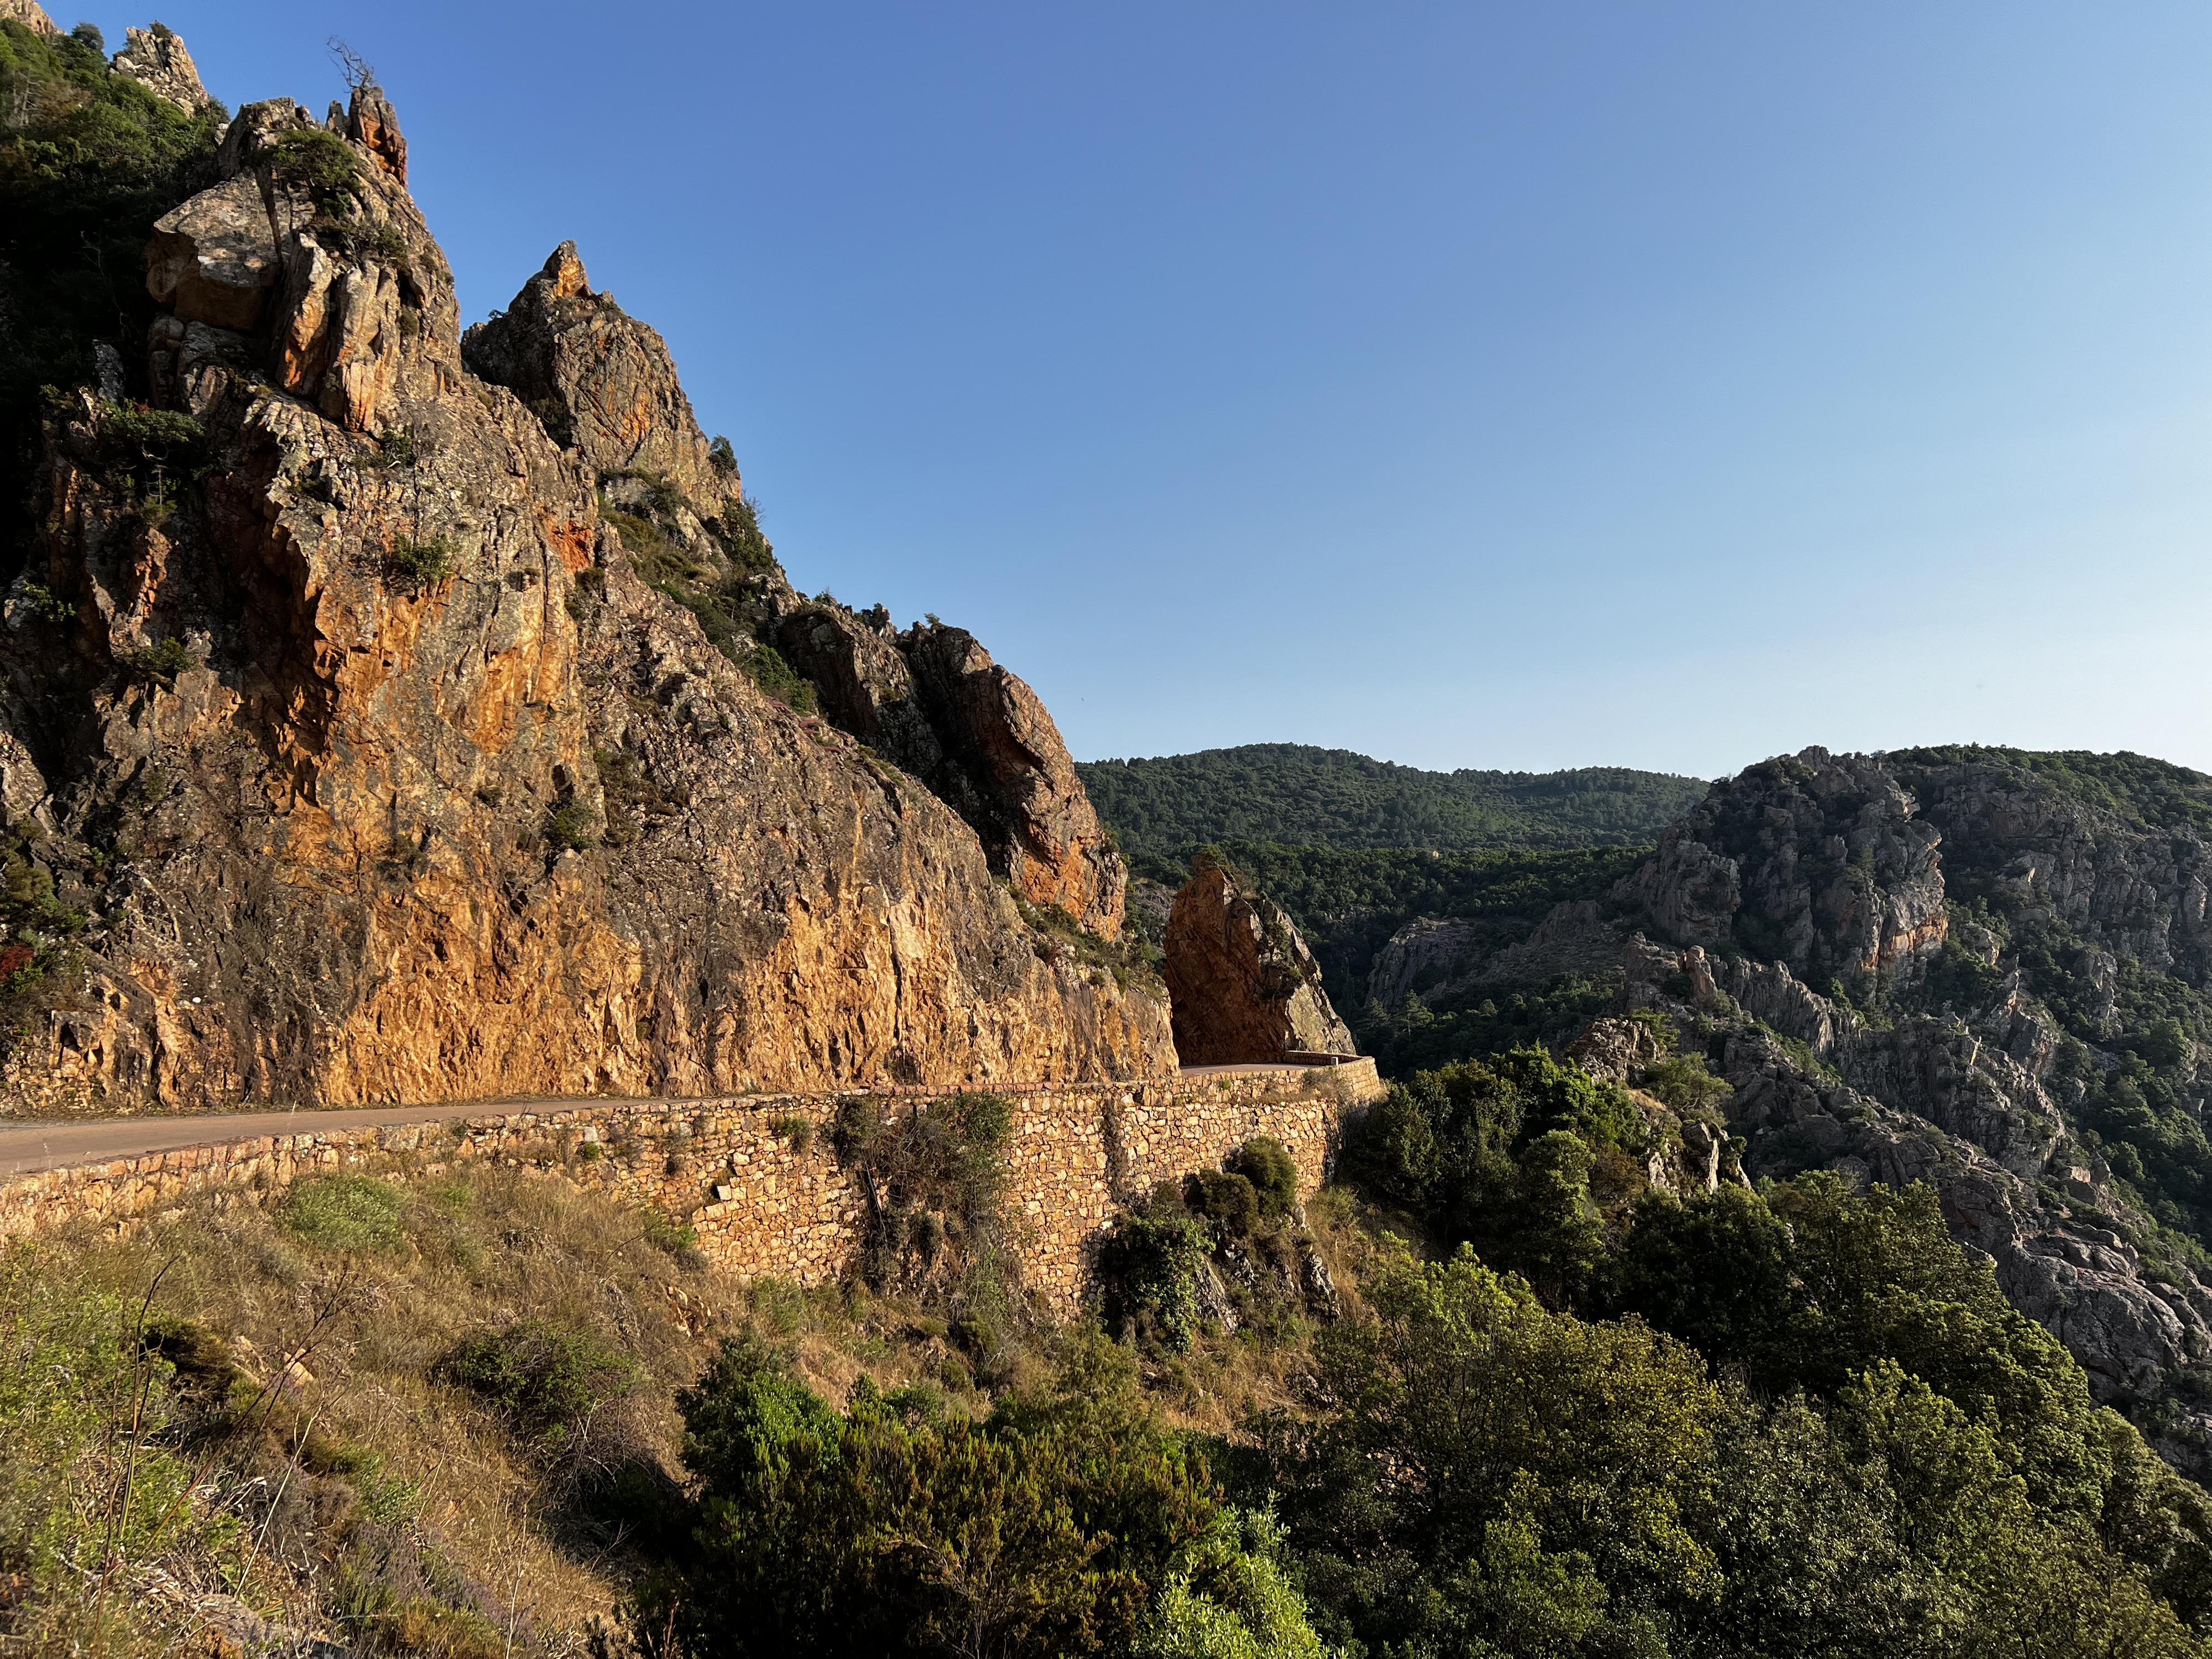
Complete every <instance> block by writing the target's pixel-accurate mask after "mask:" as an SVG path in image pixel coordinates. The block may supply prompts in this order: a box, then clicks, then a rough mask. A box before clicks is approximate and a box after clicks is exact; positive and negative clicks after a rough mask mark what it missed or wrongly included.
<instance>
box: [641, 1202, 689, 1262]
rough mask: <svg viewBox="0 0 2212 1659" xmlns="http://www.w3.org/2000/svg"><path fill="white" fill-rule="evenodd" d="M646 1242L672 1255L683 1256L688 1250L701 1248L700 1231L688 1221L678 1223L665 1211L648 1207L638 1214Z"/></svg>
mask: <svg viewBox="0 0 2212 1659" xmlns="http://www.w3.org/2000/svg"><path fill="white" fill-rule="evenodd" d="M637 1213H638V1220H639V1222H640V1223H641V1225H642V1228H643V1231H644V1233H645V1242H646V1243H648V1244H650V1245H652V1246H653V1249H656V1250H665V1251H667V1252H668V1254H669V1255H683V1254H684V1252H685V1251H686V1250H695V1249H698V1248H699V1230H698V1229H697V1228H696V1227H694V1226H693V1225H691V1224H690V1223H689V1222H688V1221H678V1219H677V1218H675V1217H674V1216H671V1215H670V1214H669V1213H668V1212H666V1211H665V1210H656V1209H654V1208H653V1206H650V1205H647V1206H646V1207H645V1208H643V1209H641V1210H640V1211H639V1212H637Z"/></svg>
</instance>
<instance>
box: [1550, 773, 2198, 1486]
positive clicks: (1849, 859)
mask: <svg viewBox="0 0 2212 1659" xmlns="http://www.w3.org/2000/svg"><path fill="white" fill-rule="evenodd" d="M2121 758H2123V759H2124V758H2126V757H2121ZM2152 782H2153V784H2154V785H2156V784H2158V783H2159V782H2160V780H2157V779H2153V780H2152ZM2200 782H2201V781H2200ZM2171 787H2184V786H2179V785H2173V786H2171ZM1939 848H1940V849H1941V851H1940V853H1939V850H1938V849H1939ZM2209 874H2212V849H2208V848H2207V846H2206V844H2205V842H2204V840H2203V837H2202V836H2200V835H2199V834H2198V833H2197V831H2196V830H2195V829H2191V828H2183V827H2178V826H2177V825H2175V824H2172V823H2168V824H2162V825H2154V824H2153V823H2148V822H2143V821H2140V820H2137V819H2132V818H2130V817H2128V816H2127V815H2126V813H2124V811H2121V810H2120V809H2119V807H2118V805H2112V806H2107V805H2099V804H2097V803H2096V802H2095V801H2094V800H2093V799H2085V798H2084V796H2083V793H2079V792H2077V793H2067V792H2065V791H2062V790H2061V789H2059V788H2058V787H2054V786H2053V785H2052V784H2051V782H2050V781H2046V780H2045V779H2044V778H2043V777H2041V776H2039V775H2038V774H2037V773H2036V772H2035V771H2034V770H2033V769H2031V768H2029V767H2027V766H2026V765H2024V764H2022V763H2020V762H2019V761H2017V760H2014V759H2010V758H2008V757H2006V756H2005V755H2003V754H2002V752H2001V751H1978V750H1963V751H1957V750H1954V751H1920V752H1916V753H1914V754H1911V755H1905V756H1874V757H1868V756H1847V757H1833V756H1830V755H1828V754H1827V753H1826V751H1824V750H1806V751H1804V752H1803V753H1802V754H1801V755H1799V756H1796V757H1787V758H1784V759H1782V760H1778V761H1771V762H1768V763H1765V765H1763V766H1760V767H1754V768H1753V769H1750V770H1749V771H1747V772H1746V773H1744V774H1743V775H1741V777H1739V778H1736V779H1735V780H1733V781H1730V782H1729V783H1727V784H1724V785H1721V786H1718V787H1716V789H1715V790H1714V792H1713V795H1712V796H1711V798H1709V799H1708V800H1707V801H1706V802H1705V804H1704V805H1702V806H1700V807H1699V809H1698V810H1697V811H1695V812H1693V813H1692V814H1691V815H1690V816H1689V817H1687V818H1686V819H1685V820H1684V821H1683V822H1682V823H1679V824H1677V825H1676V826H1674V828H1673V829H1670V830H1668V833H1667V834H1666V836H1664V837H1663V838H1662V842H1661V845H1660V847H1659V848H1658V850H1657V852H1656V854H1654V855H1653V857H1651V858H1650V859H1649V860H1646V861H1645V863H1644V865H1643V866H1641V867H1640V868H1639V869H1638V871H1637V872H1635V874H1634V875H1633V876H1632V877H1631V878H1628V879H1627V880H1626V881H1624V882H1623V883H1621V884H1620V888H1619V890H1618V893H1617V896H1618V898H1619V899H1620V901H1621V902H1623V903H1624V904H1625V905H1627V906H1630V907H1632V913H1633V914H1637V915H1641V917H1642V918H1643V920H1644V924H1645V925H1646V926H1647V927H1652V928H1653V929H1655V930H1656V931H1658V932H1662V933H1666V934H1668V935H1669V936H1670V942H1668V943H1666V944H1663V945H1662V944H1656V943H1652V942H1650V941H1647V940H1646V939H1644V937H1642V936H1641V935H1638V936H1637V937H1636V938H1634V939H1632V940H1631V942H1630V944H1629V946H1628V949H1627V952H1626V962H1625V964H1624V971H1625V981H1626V983H1625V988H1624V991H1623V993H1622V996H1621V1004H1620V1006H1621V1008H1622V1010H1623V1011H1624V1012H1626V1010H1628V1009H1635V1008H1652V1009H1657V1010H1659V1011H1661V1012H1665V1013H1668V1014H1670V1015H1673V1016H1674V1017H1675V1021H1676V1024H1677V1026H1678V1028H1679V1029H1681V1030H1690V1031H1695V1032H1701V1033H1704V1034H1705V1035H1703V1036H1700V1037H1699V1038H1698V1039H1697V1041H1698V1042H1700V1043H1702V1045H1703V1046H1704V1048H1705V1053H1706V1055H1707V1058H1708V1060H1709V1061H1710V1062H1711V1064H1712V1065H1713V1066H1714V1069H1715V1070H1716V1071H1717V1072H1719V1073H1721V1074H1722V1075H1723V1076H1724V1077H1725V1078H1726V1079H1727V1080H1728V1081H1729V1083H1730V1084H1731V1085H1734V1089H1735V1094H1734V1096H1733V1097H1732V1099H1731V1100H1730V1102H1729V1108H1728V1112H1729V1127H1730V1128H1731V1129H1732V1130H1733V1131H1734V1132H1735V1133H1737V1134H1740V1135H1741V1136H1742V1137H1743V1138H1744V1139H1745V1142H1746V1150H1745V1152H1744V1154H1743V1158H1744V1163H1745V1165H1746V1167H1747V1169H1748V1170H1750V1171H1751V1172H1752V1173H1753V1174H1754V1175H1773V1176H1787V1175H1790V1174H1793V1173H1796V1171H1798V1170H1804V1169H1808V1168H1826V1169H1832V1170H1837V1171H1838V1172H1840V1173H1842V1174H1843V1175H1844V1176H1846V1177H1847V1178H1849V1179H1851V1180H1853V1181H1855V1182H1867V1181H1879V1182H1885V1183H1887V1184H1891V1185H1903V1184H1905V1183H1908V1182H1912V1181H1916V1180H1925V1181H1928V1182H1930V1183H1932V1184H1933V1185H1934V1187H1935V1188H1936V1191H1937V1193H1938V1194H1939V1195H1940V1196H1941V1199H1942V1205H1943V1211H1944V1214H1945V1216H1946V1218H1948V1221H1949V1223H1950V1225H1951V1228H1952V1231H1953V1232H1954V1235H1955V1236H1956V1237H1958V1238H1959V1239H1960V1241H1961V1242H1962V1243H1966V1244H1967V1245H1969V1246H1971V1247H1972V1248H1973V1249H1976V1250H1978V1251H1980V1252H1982V1253H1984V1254H1985V1255H1987V1256H1988V1258H1989V1259H1990V1261H1991V1263H1992V1265H1993V1267H1994V1269H1995V1272H1996V1278H1997V1282H1998V1283H1999V1284H2000V1285H2002V1287H2003V1289H2004V1290H2005V1291H2006V1293H2007V1294H2008V1296H2009V1297H2011V1298H2012V1300H2013V1302H2014V1303H2015V1305H2017V1306H2018V1307H2019V1308H2020V1309H2021V1310H2022V1311H2023V1312H2025V1313H2027V1314H2028V1315H2029V1316H2031V1317H2033V1318H2034V1319H2036V1320H2038V1321H2039V1322H2041V1323H2043V1324H2044V1325H2045V1326H2046V1327H2047V1328H2049V1329H2051V1331H2052V1332H2053V1333H2054V1334H2057V1336H2058V1337H2059V1338H2060V1340H2063V1342H2064V1343H2065V1344H2066V1345H2067V1346H2068V1348H2069V1350H2070V1351H2071V1352H2073V1354H2074V1355H2075V1358H2077V1359H2079V1360H2080V1361H2081V1364H2082V1366H2083V1367H2084V1369H2085V1370H2087V1372H2088V1373H2089V1376H2090V1379H2091V1382H2092V1385H2093V1389H2094V1390H2095V1392H2096V1394H2097V1395H2098V1397H2099V1398H2100V1399H2101V1400H2105V1401H2110V1402H2112V1403H2114V1404H2116V1405H2118V1406H2121V1407H2124V1408H2125V1409H2127V1410H2128V1411H2129V1412H2130V1414H2132V1415H2134V1416H2135V1417H2136V1419H2137V1420H2138V1421H2139V1422H2140V1423H2142V1425H2143V1426H2144V1428H2145V1430H2146V1432H2148V1433H2150V1434H2151V1435H2152V1437H2153V1439H2154V1442H2155V1443H2157V1444H2158V1445H2159V1446H2160V1449H2161V1450H2162V1451H2164V1452H2165V1453H2166V1455H2167V1456H2168V1457H2169V1458H2171V1459H2172V1461H2174V1462H2176V1463H2177V1464H2178V1465H2179V1466H2180V1467H2182V1468H2185V1470H2189V1471H2191V1472H2192V1473H2196V1474H2200V1475H2201V1474H2205V1473H2207V1472H2208V1471H2212V1462H2208V1460H2207V1455H2206V1454H2205V1451H2204V1447H2205V1446H2206V1445H2207V1444H2208V1443H2212V1414H2208V1413H2205V1412H2204V1410H2203V1407H2202V1405H2201V1403H2200V1402H2201V1401H2202V1400H2203V1398H2205V1397H2206V1395H2207V1391H2208V1385H2212V1285H2208V1284H2207V1283H2206V1282H2205V1281H2204V1279H2203V1278H2202V1277H2201V1276H2200V1275H2199V1274H2198V1273H2197V1271H2196V1270H2195V1269H2194V1268H2193V1267H2191V1265H2190V1264H2189V1261H2188V1259H2187V1257H2186V1255H2185V1254H2178V1253H2177V1252H2175V1251H2174V1250H2173V1249H2171V1248H2169V1247H2160V1248H2158V1249H2156V1255H2157V1258H2158V1259H2157V1260H2155V1261H2149V1260H2147V1259H2146V1252H2147V1249H2149V1248H2150V1247H2151V1246H2153V1245H2155V1244H2156V1243H2157V1241H2158V1237H2159V1233H2160V1227H2159V1225H2157V1224H2155V1223H2154V1222H2153V1221H2152V1219H2151V1218H2150V1217H2149V1215H2148V1214H2147V1213H2146V1212H2145V1210H2144V1209H2143V1207H2142V1200H2141V1197H2140V1193H2139V1190H2138V1188H2136V1186H2135V1185H2134V1184H2131V1183H2129V1182H2123V1181H2122V1180H2121V1179H2120V1178H2119V1177H2118V1175H2117V1174H2116V1171H2115V1169H2114V1167H2113V1165H2112V1162H2110V1161H2108V1159H2107V1157H2106V1153H2107V1152H2112V1154H2113V1156H2114V1157H2115V1158H2119V1157H2124V1158H2130V1159H2137V1161H2136V1163H2135V1164H2134V1165H2133V1170H2134V1175H2133V1180H2134V1182H2141V1181H2142V1179H2143V1178H2144V1176H2143V1165H2142V1163H2141V1162H2140V1160H2139V1158H2138V1154H2137V1153H2136V1149H2135V1148H2134V1146H2132V1144H2129V1143H2126V1142H2123V1144H2121V1145H2119V1146H2118V1147H2115V1146H2113V1145H2112V1142H2110V1141H2108V1140H2105V1139H2100V1135H2099V1134H2098V1133H2096V1131H2095V1129H2094V1128H2093V1127H2089V1126H2090V1125H2092V1124H2093V1123H2098V1122H2101V1123H2103V1124H2104V1125H2105V1126H2106V1127H2107V1128H2108V1129H2111V1130H2117V1131H2121V1132H2128V1131H2129V1130H2130V1125H2131V1124H2133V1123H2135V1122H2136V1121H2141V1122H2143V1123H2162V1125H2163V1127H2159V1128H2157V1129H2156V1130H2155V1131H2154V1134H2155V1135H2156V1136H2159V1137H2165V1138H2169V1139H2173V1140H2175V1142H2176V1144H2179V1145H2183V1146H2185V1145H2186V1143H2187V1142H2188V1140H2189V1138H2190V1135H2191V1133H2192V1132H2191V1129H2190V1127H2189V1126H2190V1125H2191V1124H2198V1125H2201V1124H2202V1122H2203V1116H2204V1112H2205V1110H2206V1108H2207V1106H2208V1104H2212V1066H2208V1065H2207V1063H2206V1062H2207V1060H2208V1058H2212V1056H2208V1053H2207V1050H2206V1049H2205V1048H2204V1047H2203V1044H2202V1043H2201V1042H2192V1041H2191V1039H2190V1037H2189V1035H2188V1030H2187V1028H2186V1027H2185V1026H2184V1025H2181V1024H2176V1025H2175V1026H2174V1027H2173V1028H2172V1031H2173V1033H2174V1035H2173V1036H2171V1037H2169V1038H2166V1039H2164V1040H2163V1042H2164V1049H2163V1050H2162V1051H2161V1052H2160V1056H2159V1058H2160V1069H2158V1070H2157V1071H2156V1072H2155V1073H2153V1072H2152V1071H2151V1070H2150V1069H2148V1067H2147V1066H2146V1064H2145V1061H2144V1059H2143V1054H2144V1052H2145V1048H2146V1044H2145V1039H2144V1032H2143V1030H2142V1029H2141V1028H2142V1022H2143V1020H2144V1018H2145V1015H2144V1013H2143V1012H2142V1011H2143V1009H2144V1008H2145V1006H2148V1005H2147V1004H2146V1002H2145V1000H2144V999H2145V998H2147V997H2148V998H2150V999H2151V1000H2153V1001H2156V1000H2158V999H2159V998H2160V996H2163V998H2164V1001H2165V1004H2166V1005H2170V1006H2181V1007H2185V1006H2186V1004H2187V1002H2188V1000H2189V998H2190V994H2191V993H2190V990H2189V987H2197V989H2198V990H2199V991H2200V992H2201V989H2202V987H2203V985H2204V983H2205V981H2206V979H2207V977H2208V969H2212V922H2208V919H2207V890H2208V875H2209ZM1968 903H1971V904H1972V906H1973V907H1974V908H1972V909H1969V908H1966V905H1967V904H1968ZM1706 945H1715V946H1719V947H1723V948H1722V949H1721V950H1720V951H1716V952H1711V953H1709V952H1708V951H1707V950H1706V949H1705V948H1704V947H1705V946H1706ZM2150 974H2155V975H2171V976H2172V977H2170V978H2167V979H2166V980H2165V981H2163V982H2164V984H2165V986H2166V987H2168V989H2167V991H2166V992H2164V993H2161V992H2160V991H2159V990H2157V988H2156V987H2155V984H2154V982H2153V981H2150V980H2148V978H2147V975H2150ZM2130 975H2132V977H2131V978H2130ZM2124 979H2128V980H2129V982H2130V986H2131V987H2132V993H2131V994H2132V1002H2130V1000H2127V999H2125V998H2124V997H2123V994H2122V981H2123V980H2124ZM1846 987H1848V988H1849V989H1850V991H1851V993H1852V1000H1843V998H1842V997H1841V996H1840V995H1837V994H1829V993H1831V992H1837V993H1840V992H1841V991H1843V990H1844V989H1845V988H1846ZM1855 1005H1856V1006H1855ZM2130 1006H2131V1007H2132V1008H2133V1010H2134V1012H2133V1013H2132V1014H2131V1015H2130V1014H2129V1013H2128V1012H2127V1010H2128V1009H2129V1008H2130ZM2128 1018H2133V1019H2134V1020H2135V1022H2136V1029H2134V1030H2131V1031H2130V1030H2125V1029H2124V1026H2125V1022H2126V1020H2127V1019H2128ZM1601 1024H1607V1023H1606V1022H1601ZM2114 1040H2122V1041H2124V1042H2125V1043H2126V1044H2127V1045H2128V1046H2127V1047H2125V1048H2116V1049H2106V1048H2102V1047H2100V1046H2099V1045H2100V1044H2101V1043H2104V1042H2108V1041H2114ZM1614 1046H1617V1045H1614ZM1577 1053H1578V1054H1581V1055H1583V1057H1584V1058H1585V1063H1589V1064H1592V1065H1593V1066H1594V1067H1603V1066H1607V1065H1608V1064H1610V1063H1611V1061H1612V1060H1613V1055H1612V1053H1611V1048H1610V1047H1608V1045H1607V1043H1606V1042H1597V1041H1593V1042H1589V1043H1586V1044H1584V1045H1582V1047H1581V1048H1578V1049H1577ZM2122 1076H2126V1077H2128V1078H2129V1079H2141V1081H2142V1085H2143V1086H2148V1087H2152V1088H2154V1091H2156V1092H2157V1094H2158V1095H2159V1096H2160V1098H2162V1099H2164V1100H2166V1102H2168V1104H2167V1105H2166V1107H2164V1108H2161V1110H2162V1111H2163V1112H2164V1114H2165V1115H2164V1116H2163V1118H2162V1119H2161V1118H2159V1117H2157V1116H2156V1115H2154V1114H2153V1112H2152V1109H2151V1108H2150V1106H2149V1105H2148V1103H2147V1102H2146V1099H2145V1097H2144V1096H2143V1095H2142V1092H2141V1091H2140V1090H2139V1089H2138V1087H2137V1084H2136V1081H2133V1080H2130V1081H2127V1082H2126V1083H2125V1084H2124V1086H2118V1085H2114V1083H2113V1079H2118V1078H2121V1077H2122ZM2116 1086H2117V1088H2118V1091H2117V1092H2114V1088H2115V1087H2116ZM2130 1091H2136V1092H2133V1093H2130ZM2115 1114H2117V1115H2115Z"/></svg>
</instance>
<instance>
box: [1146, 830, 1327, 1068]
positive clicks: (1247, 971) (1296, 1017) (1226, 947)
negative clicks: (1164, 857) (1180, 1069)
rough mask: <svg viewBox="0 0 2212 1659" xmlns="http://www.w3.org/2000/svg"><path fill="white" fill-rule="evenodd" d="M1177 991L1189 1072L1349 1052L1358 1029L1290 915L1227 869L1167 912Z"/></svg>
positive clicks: (1178, 1027) (1194, 883) (1200, 876)
mask: <svg viewBox="0 0 2212 1659" xmlns="http://www.w3.org/2000/svg"><path fill="white" fill-rule="evenodd" d="M1166 945H1167V958H1168V960H1167V981H1168V995H1169V997H1170V999H1171V1000H1172V1001H1173V1004H1174V1009H1175V1039H1176V1053H1177V1054H1179V1055H1180V1056H1181V1057H1182V1062H1183V1064H1184V1065H1186V1066H1241V1065H1255V1064H1262V1063H1267V1062H1280V1061H1281V1060H1283V1059H1284V1057H1285V1055H1287V1054H1297V1053H1308V1054H1351V1053H1352V1052H1353V1048H1352V1033H1351V1032H1350V1031H1349V1030H1346V1028H1345V1024H1344V1022H1343V1021H1342V1020H1340V1019H1339V1018H1337V1017H1336V1010H1335V1009H1334V1008H1333V1007H1331V1006H1329V1000H1328V993H1326V992H1325V991H1323V990H1322V986H1321V966H1320V964H1319V963H1316V961H1315V960H1314V957H1313V953H1312V952H1311V951H1309V950H1307V948H1306V944H1305V941H1304V939H1301V938H1299V936H1298V930H1297V927H1295V926H1293V925H1292V923H1291V919H1290V918H1289V917H1288V916H1287V915H1284V913H1283V912H1282V910H1281V909H1280V908H1279V907H1278V906H1277V905H1276V904H1275V903H1274V902H1273V901H1272V900H1271V899H1269V898H1267V896H1265V895H1264V894H1261V893H1258V892H1255V891H1249V890H1246V889H1245V888H1243V887H1242V886H1241V885H1239V884H1238V883H1237V880H1236V879H1235V878H1233V877H1232V876H1231V874H1230V872H1227V871H1225V870H1224V869H1222V868H1220V867H1219V866H1204V867H1201V868H1200V869H1199V870H1198V871H1196V872H1194V874H1193V875H1192V876H1191V878H1190V880H1189V881H1188V882H1187V883H1185V884H1184V885H1183V889H1182V891H1181V892H1179V893H1177V894H1176V902H1175V908H1174V910H1173V911H1172V912H1170V915H1169V916H1168V928H1167V939H1166Z"/></svg>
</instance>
